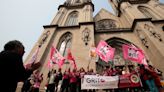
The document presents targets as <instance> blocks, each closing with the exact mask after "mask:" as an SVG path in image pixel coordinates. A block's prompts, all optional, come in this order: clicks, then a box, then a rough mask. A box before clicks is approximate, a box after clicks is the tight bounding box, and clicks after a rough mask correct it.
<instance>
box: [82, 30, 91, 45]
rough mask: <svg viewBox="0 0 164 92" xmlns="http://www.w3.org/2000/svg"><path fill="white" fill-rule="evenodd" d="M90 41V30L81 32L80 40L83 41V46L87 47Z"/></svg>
mask: <svg viewBox="0 0 164 92" xmlns="http://www.w3.org/2000/svg"><path fill="white" fill-rule="evenodd" d="M90 39H91V37H90V30H89V29H88V28H85V30H84V31H83V32H82V40H83V41H84V43H85V45H88V42H89V41H90Z"/></svg>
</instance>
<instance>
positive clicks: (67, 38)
mask: <svg viewBox="0 0 164 92" xmlns="http://www.w3.org/2000/svg"><path fill="white" fill-rule="evenodd" d="M71 40H72V34H71V33H66V34H64V35H63V36H62V37H61V39H60V41H59V44H58V48H59V52H60V54H61V55H63V56H66V55H67V50H68V48H70V47H71Z"/></svg>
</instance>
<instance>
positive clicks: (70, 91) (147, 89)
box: [46, 65, 162, 92]
mask: <svg viewBox="0 0 164 92" xmlns="http://www.w3.org/2000/svg"><path fill="white" fill-rule="evenodd" d="M133 72H137V73H138V74H139V75H140V79H141V82H142V87H140V88H124V89H119V88H118V89H109V90H104V91H106V92H139V91H140V92H159V90H161V88H162V85H161V83H160V80H161V79H160V76H161V72H159V71H157V69H155V68H154V67H152V66H151V65H149V66H144V65H139V66H138V68H134V67H133V66H131V67H128V66H124V67H123V68H120V67H115V68H111V67H106V68H105V69H104V71H103V72H101V73H96V72H94V71H93V69H90V70H87V71H85V70H84V68H80V69H79V70H77V69H73V70H72V71H71V70H70V69H68V70H65V71H64V73H63V74H62V73H61V69H59V70H58V72H57V70H54V69H52V70H51V71H49V73H48V75H47V78H48V84H47V85H46V86H47V89H46V92H96V91H97V89H92V90H91V89H90V90H81V82H82V81H83V80H82V79H83V77H84V75H102V76H116V75H124V74H128V73H133ZM59 81H61V84H60V86H59V87H60V89H58V84H59Z"/></svg>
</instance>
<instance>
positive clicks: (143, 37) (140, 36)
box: [136, 29, 149, 48]
mask: <svg viewBox="0 0 164 92" xmlns="http://www.w3.org/2000/svg"><path fill="white" fill-rule="evenodd" d="M136 31H137V33H138V36H139V38H140V40H141V42H142V44H143V45H144V46H145V47H146V48H149V46H148V41H147V38H146V37H145V36H144V35H143V34H142V33H141V32H140V31H141V30H139V29H137V30H136Z"/></svg>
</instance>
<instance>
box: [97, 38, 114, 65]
mask: <svg viewBox="0 0 164 92" xmlns="http://www.w3.org/2000/svg"><path fill="white" fill-rule="evenodd" d="M114 52H115V48H112V47H111V46H109V45H108V44H107V43H106V42H105V41H100V42H99V44H98V46H97V48H96V53H97V54H98V55H99V57H100V58H101V59H102V60H104V61H105V62H109V61H110V60H113V58H114Z"/></svg>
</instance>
